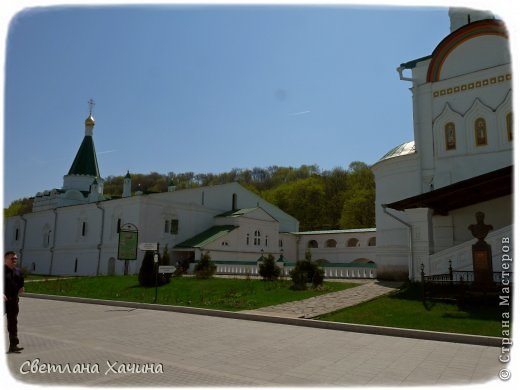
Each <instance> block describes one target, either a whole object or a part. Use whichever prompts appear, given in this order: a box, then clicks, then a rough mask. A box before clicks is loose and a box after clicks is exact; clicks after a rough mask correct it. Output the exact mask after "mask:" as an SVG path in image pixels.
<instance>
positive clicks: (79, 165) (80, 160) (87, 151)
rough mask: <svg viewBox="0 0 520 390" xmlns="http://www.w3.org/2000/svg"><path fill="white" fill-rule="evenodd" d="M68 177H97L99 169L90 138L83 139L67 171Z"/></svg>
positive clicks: (87, 136)
mask: <svg viewBox="0 0 520 390" xmlns="http://www.w3.org/2000/svg"><path fill="white" fill-rule="evenodd" d="M69 175H86V176H95V177H99V176H100V175H99V168H98V163H97V158H96V149H95V148H94V141H93V139H92V137H91V136H89V135H86V136H85V138H83V142H82V143H81V145H80V147H79V150H78V153H77V154H76V158H75V159H74V162H73V163H72V166H71V167H70V170H69Z"/></svg>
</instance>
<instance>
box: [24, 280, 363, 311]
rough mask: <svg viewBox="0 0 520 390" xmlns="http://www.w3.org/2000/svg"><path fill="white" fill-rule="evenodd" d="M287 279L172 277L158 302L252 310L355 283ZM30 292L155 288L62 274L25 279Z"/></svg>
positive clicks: (91, 293)
mask: <svg viewBox="0 0 520 390" xmlns="http://www.w3.org/2000/svg"><path fill="white" fill-rule="evenodd" d="M290 286H291V282H290V281H287V280H282V281H275V282H264V281H262V280H258V279H249V280H248V279H225V278H211V279H205V280H201V279H196V278H186V277H184V278H173V279H172V280H171V281H170V283H169V284H167V285H164V286H161V287H159V288H158V294H157V303H159V304H165V305H179V306H192V307H203V308H210V309H219V310H230V311H239V310H251V309H257V308H259V307H264V306H271V305H276V304H280V303H284V302H289V301H296V300H301V299H306V298H311V297H314V296H317V295H321V294H326V293H330V292H334V291H339V290H343V289H346V288H350V287H355V286H357V284H354V283H339V282H325V283H324V285H323V288H322V289H320V290H307V291H294V290H291V289H290V288H289V287H290ZM25 290H26V291H27V292H31V293H38V294H52V295H66V296H75V297H85V298H97V299H108V300H117V301H130V302H144V303H151V302H153V301H154V297H155V288H153V287H152V288H146V287H141V286H139V283H138V281H137V276H95V277H79V278H59V279H57V280H48V281H35V282H32V283H26V287H25Z"/></svg>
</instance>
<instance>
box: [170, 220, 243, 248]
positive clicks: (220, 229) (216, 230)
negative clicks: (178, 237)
mask: <svg viewBox="0 0 520 390" xmlns="http://www.w3.org/2000/svg"><path fill="white" fill-rule="evenodd" d="M236 228H238V226H233V225H222V226H213V227H211V228H209V229H208V230H205V231H203V232H202V233H199V234H197V235H196V236H194V237H192V238H189V239H187V240H186V241H183V242H181V243H180V244H177V245H175V248H202V247H204V246H206V245H208V244H209V243H211V242H213V241H215V240H217V239H218V238H221V237H224V236H225V235H226V234H228V233H229V232H231V231H232V230H235V229H236Z"/></svg>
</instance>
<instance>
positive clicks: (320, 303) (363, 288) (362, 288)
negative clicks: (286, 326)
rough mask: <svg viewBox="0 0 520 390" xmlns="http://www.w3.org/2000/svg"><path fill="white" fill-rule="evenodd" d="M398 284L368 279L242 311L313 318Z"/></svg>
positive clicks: (386, 290)
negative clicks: (321, 293)
mask: <svg viewBox="0 0 520 390" xmlns="http://www.w3.org/2000/svg"><path fill="white" fill-rule="evenodd" d="M400 285H402V283H401V282H379V281H375V280H368V281H363V282H361V284H360V285H359V286H357V287H353V288H349V289H346V290H343V291H337V292H333V293H330V294H324V295H320V296H317V297H313V298H309V299H304V300H301V301H296V302H287V303H282V304H280V305H274V306H267V307H262V308H260V309H256V310H247V311H244V312H246V313H254V314H265V315H271V316H278V317H289V318H314V317H317V316H319V315H322V314H325V313H330V312H333V311H336V310H339V309H343V308H345V307H350V306H354V305H357V304H359V303H361V302H365V301H369V300H371V299H374V298H377V297H379V296H381V295H385V294H389V293H391V292H392V291H395V290H397V289H398V288H399V286H400Z"/></svg>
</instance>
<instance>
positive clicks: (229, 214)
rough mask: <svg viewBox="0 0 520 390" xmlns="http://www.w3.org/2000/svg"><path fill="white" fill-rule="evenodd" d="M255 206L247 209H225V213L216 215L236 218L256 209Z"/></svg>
mask: <svg viewBox="0 0 520 390" xmlns="http://www.w3.org/2000/svg"><path fill="white" fill-rule="evenodd" d="M257 208H258V207H253V208H249V209H240V210H231V211H226V212H225V213H222V214H219V215H217V217H233V218H237V217H241V216H243V215H244V214H247V213H250V212H251V211H253V210H256V209H257Z"/></svg>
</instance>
